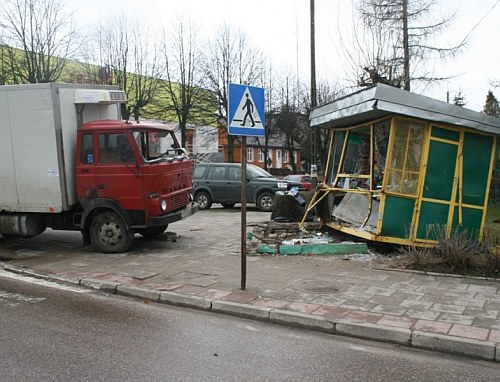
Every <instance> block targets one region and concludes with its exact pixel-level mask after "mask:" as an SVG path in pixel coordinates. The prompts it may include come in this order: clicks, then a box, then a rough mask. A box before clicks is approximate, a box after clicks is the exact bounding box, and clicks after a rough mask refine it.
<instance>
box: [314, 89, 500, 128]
mask: <svg viewBox="0 0 500 382" xmlns="http://www.w3.org/2000/svg"><path fill="white" fill-rule="evenodd" d="M392 114H398V115H404V116H409V117H415V118H420V119H425V120H429V121H434V122H441V123H447V124H451V125H456V126H461V127H469V128H471V129H475V130H480V131H484V132H488V133H493V134H500V118H496V117H492V116H489V115H487V114H484V113H479V112H477V111H473V110H470V109H466V108H464V107H460V106H456V105H452V104H449V103H446V102H443V101H438V100H436V99H433V98H429V97H426V96H423V95H420V94H416V93H411V92H409V91H406V90H403V89H399V88H395V87H392V86H389V85H385V84H377V85H376V86H373V87H371V88H368V89H365V90H361V91H359V92H356V93H353V94H351V95H348V96H346V97H342V98H339V99H338V100H336V101H333V102H330V103H328V104H325V105H322V106H319V107H317V108H315V109H313V110H312V111H311V114H310V117H309V120H310V124H311V127H322V128H342V127H349V126H354V125H358V124H361V123H364V122H367V121H370V120H374V119H378V118H381V117H384V116H388V115H392Z"/></svg>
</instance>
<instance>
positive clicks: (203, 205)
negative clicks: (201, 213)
mask: <svg viewBox="0 0 500 382" xmlns="http://www.w3.org/2000/svg"><path fill="white" fill-rule="evenodd" d="M195 201H196V203H198V208H199V209H200V210H208V209H209V208H210V207H211V206H212V198H211V197H210V195H209V194H208V192H206V191H200V192H198V193H197V194H196V197H195Z"/></svg>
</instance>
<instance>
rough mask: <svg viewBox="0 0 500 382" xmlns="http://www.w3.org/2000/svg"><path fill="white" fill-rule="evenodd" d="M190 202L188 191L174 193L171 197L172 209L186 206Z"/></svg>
mask: <svg viewBox="0 0 500 382" xmlns="http://www.w3.org/2000/svg"><path fill="white" fill-rule="evenodd" d="M188 203H189V195H188V193H187V192H183V193H181V194H177V195H173V196H172V197H171V198H170V203H169V205H170V211H175V210H177V209H179V208H184V207H185V206H186V205H188Z"/></svg>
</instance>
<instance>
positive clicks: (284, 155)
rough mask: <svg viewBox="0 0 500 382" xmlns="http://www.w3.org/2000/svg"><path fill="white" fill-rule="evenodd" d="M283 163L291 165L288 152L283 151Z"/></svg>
mask: <svg viewBox="0 0 500 382" xmlns="http://www.w3.org/2000/svg"><path fill="white" fill-rule="evenodd" d="M283 162H285V163H289V159H288V150H283Z"/></svg>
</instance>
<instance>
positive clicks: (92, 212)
mask: <svg viewBox="0 0 500 382" xmlns="http://www.w3.org/2000/svg"><path fill="white" fill-rule="evenodd" d="M75 178H76V190H77V197H78V200H79V202H80V204H81V205H82V208H83V214H82V220H81V223H80V225H81V230H82V233H83V237H84V243H85V244H90V243H92V245H93V246H94V248H96V249H98V250H100V251H102V252H123V251H126V250H127V249H128V248H129V247H130V245H131V241H132V238H133V235H134V233H136V232H137V233H139V234H141V235H143V236H146V237H153V236H157V235H159V234H160V233H162V232H163V231H165V229H166V228H167V226H168V225H169V224H170V223H172V222H175V221H178V220H181V219H184V218H186V217H188V216H190V215H192V214H193V213H195V212H196V211H197V210H198V207H197V204H196V203H194V202H193V200H192V196H191V193H190V192H191V187H192V162H191V160H190V159H189V157H188V155H187V152H186V151H185V149H183V148H181V147H180V145H179V142H178V140H177V138H176V137H175V135H174V130H173V128H171V127H168V126H166V125H161V124H154V123H142V122H141V123H132V122H126V121H119V120H103V121H96V122H87V123H84V124H82V125H81V127H80V128H79V129H78V133H77V150H76V177H75Z"/></svg>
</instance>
